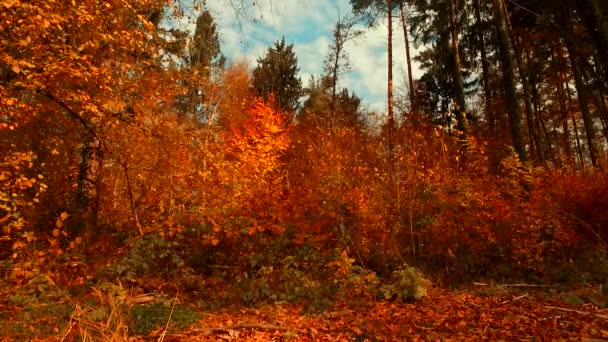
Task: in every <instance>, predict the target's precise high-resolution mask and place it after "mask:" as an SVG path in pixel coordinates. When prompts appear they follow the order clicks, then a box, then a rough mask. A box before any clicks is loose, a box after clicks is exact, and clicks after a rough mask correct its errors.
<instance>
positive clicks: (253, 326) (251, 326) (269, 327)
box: [192, 323, 297, 332]
mask: <svg viewBox="0 0 608 342" xmlns="http://www.w3.org/2000/svg"><path fill="white" fill-rule="evenodd" d="M237 329H259V330H279V331H289V330H297V329H292V328H288V327H282V326H278V325H272V324H256V323H240V324H235V325H228V326H225V327H220V328H206V329H194V330H192V331H194V332H226V331H229V330H237Z"/></svg>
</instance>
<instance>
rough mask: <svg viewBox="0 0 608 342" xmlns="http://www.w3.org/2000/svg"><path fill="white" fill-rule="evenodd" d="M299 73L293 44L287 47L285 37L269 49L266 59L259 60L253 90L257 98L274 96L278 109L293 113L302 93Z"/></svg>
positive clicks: (254, 74) (254, 71) (254, 75)
mask: <svg viewBox="0 0 608 342" xmlns="http://www.w3.org/2000/svg"><path fill="white" fill-rule="evenodd" d="M299 71H300V69H299V68H298V59H297V58H296V55H295V53H294V52H293V44H292V45H286V44H285V37H283V39H281V40H280V41H277V42H275V44H274V46H273V47H269V48H268V51H267V52H266V56H264V58H259V59H258V65H257V67H256V68H255V69H254V70H253V80H252V83H253V90H254V92H255V94H256V95H257V96H261V97H263V98H265V99H268V98H269V96H271V95H274V97H275V101H276V105H277V107H278V108H280V109H281V110H283V111H285V112H293V111H295V110H296V109H297V107H298V100H299V98H300V95H301V93H302V81H301V80H300V78H299V77H298V72H299Z"/></svg>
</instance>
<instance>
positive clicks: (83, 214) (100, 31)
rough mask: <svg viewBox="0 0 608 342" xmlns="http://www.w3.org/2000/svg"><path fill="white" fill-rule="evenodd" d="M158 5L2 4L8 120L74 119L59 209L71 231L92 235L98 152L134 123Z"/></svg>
mask: <svg viewBox="0 0 608 342" xmlns="http://www.w3.org/2000/svg"><path fill="white" fill-rule="evenodd" d="M162 11H163V4H162V3H159V2H150V1H147V0H127V1H122V2H119V1H108V2H105V3H103V4H100V3H98V2H82V3H79V5H78V6H74V5H73V4H72V3H67V2H61V1H59V2H52V3H49V2H35V3H31V2H26V1H11V2H7V3H3V4H2V11H0V21H1V22H2V23H3V25H2V26H0V35H2V36H3V37H10V38H9V39H2V40H0V51H2V52H0V77H1V78H0V97H1V98H2V99H3V102H2V105H7V104H9V106H8V107H7V109H8V110H7V111H6V113H7V118H6V120H7V121H8V122H11V123H12V124H13V125H27V124H29V123H30V122H32V121H33V120H34V119H35V118H36V116H40V115H43V116H54V117H55V118H63V117H69V118H70V120H71V121H72V123H74V124H77V126H76V127H75V129H76V130H77V132H78V133H77V135H78V137H79V140H80V143H81V144H80V149H81V150H80V151H81V153H80V158H78V159H79V160H78V161H77V164H78V165H77V166H76V167H75V169H76V170H78V173H77V182H76V187H75V191H74V192H73V193H72V200H71V201H70V203H69V207H68V208H62V209H65V210H67V211H69V214H70V220H69V222H68V224H67V227H68V228H69V232H70V233H72V234H73V235H71V237H75V236H78V235H80V236H83V237H85V238H86V237H92V236H94V235H95V234H96V233H97V215H98V211H97V210H98V207H97V203H98V200H99V194H100V186H101V185H100V176H101V168H102V165H103V157H104V156H103V154H102V152H103V150H104V149H105V148H106V147H107V146H106V147H104V146H105V144H106V143H107V138H108V136H110V135H111V134H112V131H113V130H114V129H115V128H116V127H118V126H119V125H124V124H126V125H130V124H133V122H134V118H135V116H136V115H137V113H136V111H135V110H134V104H135V103H136V102H137V101H138V99H139V95H141V88H140V87H139V86H138V85H140V84H142V83H145V82H146V81H145V80H146V78H147V77H153V76H155V75H156V72H157V71H158V69H157V67H158V66H159V65H160V63H158V60H157V59H154V58H152V56H160V55H161V51H162V50H161V49H162V41H163V40H162V38H160V37H159V35H158V34H157V26H156V25H157V24H158V13H162ZM118 32H120V34H119V33H118ZM150 51H154V52H153V53H150ZM7 101H8V102H7ZM62 122H65V121H62ZM47 147H48V146H47ZM85 240H86V239H85Z"/></svg>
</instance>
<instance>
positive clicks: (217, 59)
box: [189, 11, 226, 74]
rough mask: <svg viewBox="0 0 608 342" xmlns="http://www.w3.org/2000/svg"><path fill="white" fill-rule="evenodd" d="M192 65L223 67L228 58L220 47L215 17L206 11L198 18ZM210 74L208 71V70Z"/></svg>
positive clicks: (193, 39) (193, 41)
mask: <svg viewBox="0 0 608 342" xmlns="http://www.w3.org/2000/svg"><path fill="white" fill-rule="evenodd" d="M189 52H190V60H189V62H190V66H192V67H197V66H198V67H200V68H203V69H204V68H207V69H206V70H209V69H211V68H212V67H219V68H223V67H224V64H225V63H226V58H225V57H224V55H223V54H222V52H221V49H220V40H219V37H218V32H217V30H216V25H215V23H214V22H213V17H212V16H211V13H209V11H204V12H203V13H201V14H200V15H199V16H198V19H196V31H195V32H194V37H193V38H192V45H191V46H190V51H189ZM207 74H208V72H207Z"/></svg>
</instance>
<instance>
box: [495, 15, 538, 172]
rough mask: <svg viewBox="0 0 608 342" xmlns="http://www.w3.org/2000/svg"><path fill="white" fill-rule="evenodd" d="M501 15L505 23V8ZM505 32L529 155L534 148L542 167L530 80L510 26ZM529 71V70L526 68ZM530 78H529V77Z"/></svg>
mask: <svg viewBox="0 0 608 342" xmlns="http://www.w3.org/2000/svg"><path fill="white" fill-rule="evenodd" d="M503 15H504V17H505V21H507V13H506V7H505V8H504V12H503ZM506 27H507V30H508V31H509V38H510V39H511V43H512V44H513V49H514V50H515V51H514V52H515V61H516V62H517V70H518V71H519V78H520V79H521V85H522V88H523V91H524V109H525V111H526V123H527V125H528V136H529V144H530V152H531V154H534V153H533V151H534V146H536V151H537V154H538V159H539V160H540V162H541V163H542V164H543V165H544V164H545V156H544V154H543V149H542V146H541V144H540V141H539V140H540V139H539V137H538V132H537V130H536V129H535V126H534V117H535V112H536V115H538V112H537V111H535V108H534V107H533V106H532V100H531V99H530V96H531V91H530V88H531V87H530V83H531V80H530V79H529V78H528V77H526V75H527V74H529V73H527V72H526V71H525V70H524V66H523V60H522V49H521V48H520V45H519V44H518V43H517V41H516V40H515V37H514V35H513V30H512V29H511V24H510V23H508V25H507V26H506ZM527 57H528V58H527V60H528V63H530V61H531V60H532V59H531V58H530V56H529V53H528V56H527ZM528 71H529V68H528ZM530 78H531V77H530Z"/></svg>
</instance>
